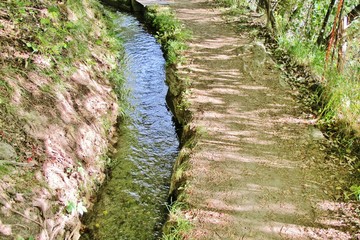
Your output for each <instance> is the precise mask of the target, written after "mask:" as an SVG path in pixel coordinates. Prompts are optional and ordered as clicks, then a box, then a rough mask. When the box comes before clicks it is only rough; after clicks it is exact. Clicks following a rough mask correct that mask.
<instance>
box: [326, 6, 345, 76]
mask: <svg viewBox="0 0 360 240" xmlns="http://www.w3.org/2000/svg"><path fill="white" fill-rule="evenodd" d="M343 5H344V0H340V1H339V4H338V8H337V11H336V16H335V20H334V24H333V27H332V30H331V34H330V40H329V44H328V47H327V50H326V56H325V67H324V69H325V71H326V68H327V64H328V61H329V57H330V53H331V49H332V48H333V43H334V40H335V35H337V31H338V27H337V26H338V21H339V16H340V14H341V10H342V8H343Z"/></svg>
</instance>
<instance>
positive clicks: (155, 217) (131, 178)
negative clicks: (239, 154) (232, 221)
mask: <svg viewBox="0 0 360 240" xmlns="http://www.w3.org/2000/svg"><path fill="white" fill-rule="evenodd" d="M116 23H117V26H118V28H119V35H118V36H119V38H121V39H122V40H123V42H124V48H125V59H124V63H123V64H124V66H123V69H126V70H125V72H124V75H125V78H126V82H127V83H126V84H127V87H128V88H129V89H130V95H129V97H128V101H129V102H130V104H131V105H132V106H133V109H132V110H131V111H130V112H129V113H128V114H129V116H130V117H129V118H130V120H129V121H127V122H126V123H125V124H123V126H122V127H121V129H120V130H119V131H120V137H119V143H118V145H119V147H118V153H117V154H116V156H114V159H113V161H114V167H113V169H112V172H111V178H110V180H109V181H108V182H106V184H105V185H104V187H103V188H102V190H101V192H100V194H99V200H98V202H97V203H96V205H95V207H94V210H93V212H92V213H91V214H90V215H89V216H88V217H87V219H86V220H85V224H86V225H88V227H89V231H88V232H87V233H86V234H84V235H83V236H82V238H83V239H94V240H96V239H98V240H105V239H106V240H110V239H116V240H120V239H134V240H135V239H136V240H141V239H146V240H150V239H157V238H159V237H160V236H161V227H162V224H163V222H164V217H165V215H166V200H167V193H168V189H169V183H170V175H171V169H172V165H173V162H174V160H175V158H176V155H177V152H178V145H179V143H178V139H177V136H176V132H175V127H174V124H173V122H172V116H171V113H170V112H169V111H168V109H167V107H166V102H165V96H166V92H167V86H166V85H165V60H164V58H163V53H162V51H161V49H160V46H159V44H158V43H157V42H156V40H155V39H154V37H153V36H152V35H150V34H149V33H147V32H146V31H145V30H144V29H143V27H142V26H141V24H140V23H139V22H138V21H137V20H136V18H134V17H133V16H130V15H126V14H122V13H118V18H117V19H116Z"/></svg>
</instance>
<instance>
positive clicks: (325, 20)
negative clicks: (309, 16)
mask: <svg viewBox="0 0 360 240" xmlns="http://www.w3.org/2000/svg"><path fill="white" fill-rule="evenodd" d="M330 1H331V2H330V5H329V7H328V10H327V12H326V15H325V18H324V21H323V24H322V26H321V30H320V33H319V36H318V38H317V40H316V43H317V45H321V44H324V33H325V28H326V25H327V24H328V21H329V18H330V15H331V11H332V9H333V7H334V4H335V1H336V0H330Z"/></svg>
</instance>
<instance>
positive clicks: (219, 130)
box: [172, 0, 353, 239]
mask: <svg viewBox="0 0 360 240" xmlns="http://www.w3.org/2000/svg"><path fill="white" fill-rule="evenodd" d="M172 8H173V9H174V10H175V12H176V15H177V17H178V18H179V19H180V20H181V21H183V22H184V24H185V25H186V27H187V28H189V29H191V30H192V31H193V39H192V41H191V42H190V50H189V51H188V52H187V53H186V55H187V58H188V60H189V63H188V64H187V65H186V66H183V67H182V69H181V74H183V75H184V76H185V77H187V78H189V79H190V80H192V86H191V88H190V90H191V96H190V98H189V101H190V103H191V107H190V108H191V111H192V112H193V113H194V120H193V124H194V125H195V126H198V127H200V128H202V129H204V131H205V132H206V134H204V136H203V137H202V138H201V139H200V141H199V143H198V145H197V147H196V148H195V150H194V154H193V155H192V156H191V159H190V165H191V169H190V172H189V174H190V176H191V177H190V180H189V187H188V191H187V196H188V202H189V204H190V206H191V207H192V209H191V210H190V211H189V212H188V216H189V218H191V220H192V222H193V223H194V225H195V228H194V230H193V231H192V233H191V237H190V238H194V239H307V238H311V239H351V238H352V237H353V236H351V234H350V233H348V232H347V230H342V229H346V228H347V226H344V223H342V222H341V220H339V219H337V218H336V217H335V215H334V214H333V213H332V214H329V213H331V212H333V211H336V210H337V208H338V207H339V204H338V203H335V202H333V201H332V200H331V197H330V196H328V195H327V194H325V193H326V192H327V189H326V187H325V186H327V185H333V184H334V182H337V181H341V180H340V179H339V178H340V177H339V176H341V169H337V170H336V172H339V176H332V174H333V173H332V172H331V170H330V168H329V167H326V166H325V164H324V162H325V159H326V156H325V154H324V153H323V152H322V151H321V150H320V148H322V146H323V145H322V144H320V142H321V141H324V140H323V139H322V135H321V133H320V132H319V131H318V130H317V129H316V128H314V127H313V126H312V125H313V124H314V120H313V119H312V118H311V117H309V116H308V115H307V114H304V113H303V112H302V110H301V106H300V105H299V104H298V103H296V101H295V100H294V99H293V97H291V90H290V88H289V87H287V86H286V83H285V82H284V80H281V73H280V72H279V70H277V69H276V67H275V64H274V62H273V61H272V60H271V59H270V58H269V56H268V54H267V53H266V52H265V49H264V48H263V45H262V44H259V43H257V42H255V41H253V38H252V37H251V36H250V35H249V29H248V30H243V32H240V33H239V32H236V31H235V30H234V26H232V25H231V24H225V22H224V19H223V18H222V17H221V12H220V11H219V10H218V9H215V8H212V7H211V4H210V3H209V2H207V1H206V0H195V1H193V0H191V1H190V0H178V1H175V4H174V5H172ZM334 178H335V180H334ZM330 216H332V218H330Z"/></svg>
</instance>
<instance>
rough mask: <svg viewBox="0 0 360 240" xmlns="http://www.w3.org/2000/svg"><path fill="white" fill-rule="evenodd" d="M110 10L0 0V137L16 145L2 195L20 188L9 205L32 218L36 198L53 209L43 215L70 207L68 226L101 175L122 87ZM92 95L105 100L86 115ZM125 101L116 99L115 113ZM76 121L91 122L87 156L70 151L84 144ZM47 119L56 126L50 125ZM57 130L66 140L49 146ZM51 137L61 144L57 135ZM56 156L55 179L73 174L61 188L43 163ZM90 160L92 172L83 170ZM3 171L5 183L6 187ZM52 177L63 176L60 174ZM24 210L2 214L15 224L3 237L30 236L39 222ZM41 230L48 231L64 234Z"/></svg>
mask: <svg viewBox="0 0 360 240" xmlns="http://www.w3.org/2000/svg"><path fill="white" fill-rule="evenodd" d="M112 14H115V13H112V12H111V11H108V10H107V9H106V8H104V7H103V6H102V5H101V4H100V1H97V0H84V1H77V0H67V1H55V0H4V1H0V129H1V131H0V132H1V133H0V141H2V142H5V143H8V144H9V145H11V146H12V147H14V150H15V151H16V154H17V157H16V159H12V160H11V163H12V162H14V163H16V164H14V165H15V167H14V166H11V165H6V166H3V165H2V166H0V180H1V181H0V188H1V189H3V190H4V192H3V195H2V196H1V197H2V200H4V201H5V203H6V202H7V201H10V199H11V198H9V199H7V196H8V194H9V193H7V190H6V189H10V188H11V189H16V190H13V191H15V192H14V193H11V194H15V193H16V194H19V195H22V196H23V197H24V200H22V201H19V202H16V203H14V204H12V209H13V210H14V211H18V212H20V213H23V211H24V210H25V209H32V210H30V211H32V212H34V214H36V215H37V217H38V219H42V218H43V217H44V216H45V212H42V211H43V210H44V209H40V210H41V211H34V209H35V208H37V207H39V205H41V206H43V205H44V206H46V208H47V207H49V209H51V210H52V211H51V212H50V211H48V212H47V213H46V214H47V215H46V220H49V219H55V218H56V217H60V216H61V215H68V216H66V218H64V219H66V220H64V221H63V223H62V224H65V225H66V227H65V229H67V231H68V230H69V231H73V229H71V228H72V226H73V224H74V222H76V221H79V218H78V217H77V216H78V215H82V214H83V213H84V212H86V207H88V205H89V204H88V203H89V202H88V199H89V198H90V195H91V193H92V190H94V189H95V188H96V187H97V186H96V184H97V183H99V182H101V181H102V180H103V172H102V171H103V170H104V167H105V161H102V159H99V158H97V157H98V156H96V154H98V155H102V154H105V152H106V146H105V144H106V141H107V140H108V139H107V138H108V137H110V136H109V135H110V134H108V132H106V131H108V130H109V129H110V128H111V125H112V124H114V123H115V120H116V116H115V114H114V112H113V111H111V110H113V109H117V106H116V103H115V101H116V96H115V93H116V95H117V96H118V99H119V100H120V101H121V100H122V99H123V95H124V94H126V92H125V91H124V88H123V85H122V83H123V77H122V73H121V69H119V64H118V59H119V58H121V57H122V56H121V51H122V47H121V42H119V40H118V38H117V37H115V31H113V29H114V28H113V23H112V19H113V17H112ZM110 84H111V85H116V89H115V91H110V89H111V88H110ZM114 92H115V93H114ZM90 96H91V97H94V98H97V97H99V98H103V100H104V102H105V103H106V104H105V105H107V106H109V110H105V111H104V112H99V114H98V116H99V118H97V119H91V113H93V112H94V111H95V110H94V111H93V112H91V111H86V110H85V107H84V106H83V105H82V104H83V103H84V102H85V100H87V99H86V98H87V97H88V98H90ZM94 102H96V101H94ZM91 104H92V103H91ZM112 104H115V105H114V106H112ZM120 104H121V103H120ZM124 107H125V104H122V105H121V106H120V107H119V109H120V112H121V113H124ZM89 109H90V108H89ZM84 110H85V111H84ZM95 118H96V117H95ZM82 125H84V126H85V125H86V126H89V125H92V126H91V128H94V129H95V128H96V130H95V131H96V138H97V139H96V140H99V142H101V143H100V145H102V146H100V145H99V147H100V148H101V149H99V151H97V150H96V152H94V155H93V156H91V157H89V158H87V159H85V158H81V156H80V154H79V156H76V154H77V153H76V148H77V146H80V145H81V144H82V143H80V142H79V141H78V140H77V138H78V137H77V136H79V126H82ZM51 127H54V129H55V128H56V130H55V131H53V132H51V131H49V129H50V128H51ZM65 129H66V130H65ZM62 131H63V132H64V133H65V132H66V134H63V135H62V137H63V138H64V139H63V141H64V142H66V144H65V145H67V146H66V147H64V148H63V149H62V150H59V149H58V150H54V149H53V150H50V151H47V150H48V149H47V147H49V146H48V145H46V143H45V140H46V139H47V137H48V138H51V136H54V135H51V134H52V133H54V132H56V133H60V132H62ZM86 131H87V133H88V132H89V131H88V129H87V130H86ZM49 133H50V134H49ZM60 134H61V133H60ZM49 135H51V136H49ZM54 139H55V140H56V141H57V140H59V139H56V137H55V138H54ZM54 142H55V141H53V144H54V145H57V147H58V146H59V145H60V144H59V142H60V140H59V142H57V143H54ZM69 146H71V147H70V148H71V149H70V148H68V147H69ZM50 148H51V147H50ZM60 148H61V147H60ZM58 152H61V154H60V155H62V156H65V155H66V156H67V161H62V160H64V159H62V157H61V156H60V155H59V154H58ZM85 155H86V154H85ZM59 156H60V157H59ZM77 157H79V159H81V160H78V159H77ZM77 161H80V163H78V164H77ZM55 163H56V164H57V165H56V170H58V171H59V173H61V174H64V175H63V177H62V178H60V179H62V180H64V181H66V182H67V183H68V182H69V180H67V179H71V178H72V179H75V178H76V181H77V184H64V185H63V186H67V187H68V189H61V192H57V190H55V189H51V188H52V187H54V184H53V185H52V183H54V182H52V181H53V180H54V179H51V177H49V175H51V171H52V170H54V168H52V166H51V167H49V166H50V165H51V164H55ZM20 164H21V165H20ZM17 166H19V167H17ZM89 168H91V169H92V170H91V171H93V172H92V174H88V169H89ZM37 173H41V174H39V175H36V174H37ZM49 173H50V174H49ZM9 176H10V177H9ZM36 176H37V177H36ZM52 176H54V175H52ZM6 178H9V179H11V183H9V184H10V185H9V186H8V187H6V188H4V184H5V182H6V181H3V179H6ZM71 181H72V180H71ZM55 182H56V184H58V183H59V184H60V185H61V184H62V183H60V182H61V180H59V179H57V180H56V181H55ZM41 188H44V189H48V190H49V193H48V194H49V195H48V196H47V197H45V198H42V197H41V196H40V195H41V194H43V192H42V191H39V189H41ZM70 192H71V193H70ZM70 194H71V197H69V195H70ZM9 196H10V195H9ZM34 199H43V201H41V202H40V203H37V202H36V201H35V202H34ZM70 200H73V202H70ZM4 201H3V203H2V205H3V204H4ZM36 204H39V205H36ZM85 205H86V206H85ZM44 211H45V210H44ZM72 212H74V214H69V213H72ZM24 216H25V215H19V216H18V215H16V214H14V215H6V218H4V215H2V216H1V218H2V219H3V221H4V222H5V221H6V223H7V224H9V225H11V227H12V228H13V231H12V233H8V235H9V236H6V237H5V239H10V238H11V239H17V238H19V239H33V237H32V236H38V234H39V232H41V231H42V230H43V229H39V228H41V227H43V226H45V225H42V224H38V223H37V222H34V221H32V222H29V221H27V220H26V217H24ZM31 218H33V216H32V217H31ZM44 220H45V219H44ZM41 221H43V220H41ZM70 222H71V224H69V223H70ZM34 224H35V225H37V227H34ZM19 226H20V227H19ZM44 228H45V227H44ZM45 230H46V231H47V233H48V235H49V236H52V238H61V237H63V236H60V235H61V234H65V232H64V231H62V232H60V233H59V231H57V230H54V229H51V228H50V229H45ZM45 230H44V231H45ZM51 231H54V232H51ZM75 231H76V230H74V232H75ZM1 234H2V233H0V235H1ZM10 235H11V236H10ZM1 236H2V237H3V235H1ZM0 238H1V237H0Z"/></svg>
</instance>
